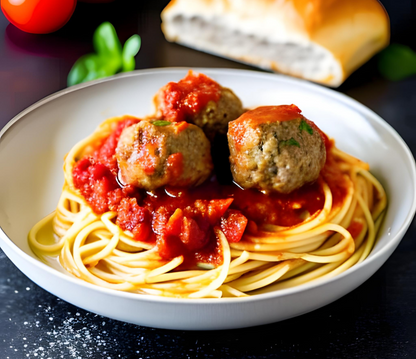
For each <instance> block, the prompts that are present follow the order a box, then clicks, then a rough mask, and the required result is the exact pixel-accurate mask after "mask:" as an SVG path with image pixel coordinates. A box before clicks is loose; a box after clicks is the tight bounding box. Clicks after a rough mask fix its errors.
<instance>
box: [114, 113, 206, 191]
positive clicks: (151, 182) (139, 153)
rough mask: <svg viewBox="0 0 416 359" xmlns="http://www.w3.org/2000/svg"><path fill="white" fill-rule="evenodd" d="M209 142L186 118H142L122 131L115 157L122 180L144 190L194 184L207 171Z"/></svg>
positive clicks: (204, 176) (200, 181) (202, 178)
mask: <svg viewBox="0 0 416 359" xmlns="http://www.w3.org/2000/svg"><path fill="white" fill-rule="evenodd" d="M210 150H211V146H210V142H209V141H208V139H207V138H206V136H205V135H204V132H203V131H202V130H201V129H200V128H199V127H198V126H195V125H192V124H189V123H187V122H175V123H170V122H166V121H141V122H139V123H137V124H135V125H133V126H130V127H127V128H125V129H124V130H123V132H122V133H121V136H120V139H119V142H118V145H117V148H116V158H117V163H118V167H119V179H120V181H121V182H122V183H123V184H129V185H133V186H136V187H139V188H144V189H146V190H154V189H156V188H158V187H162V186H165V185H170V186H181V187H182V186H196V185H199V184H201V183H202V182H204V181H205V180H206V179H207V178H208V176H209V175H210V173H211V171H212V168H213V165H212V159H211V153H210Z"/></svg>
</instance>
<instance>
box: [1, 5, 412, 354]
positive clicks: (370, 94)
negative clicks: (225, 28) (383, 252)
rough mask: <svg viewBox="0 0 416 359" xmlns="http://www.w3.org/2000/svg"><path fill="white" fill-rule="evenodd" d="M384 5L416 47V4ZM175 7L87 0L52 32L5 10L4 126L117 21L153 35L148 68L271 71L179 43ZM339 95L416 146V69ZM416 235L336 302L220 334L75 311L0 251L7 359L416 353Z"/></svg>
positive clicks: (144, 59) (125, 30)
mask: <svg viewBox="0 0 416 359" xmlns="http://www.w3.org/2000/svg"><path fill="white" fill-rule="evenodd" d="M382 2H383V4H384V5H385V7H386V9H387V11H388V13H389V15H390V19H391V31H392V42H396V43H402V44H406V45H409V46H411V47H412V48H413V49H416V40H415V34H416V25H415V24H416V6H415V3H414V2H413V3H412V1H411V0H408V1H403V0H400V1H398V0H384V1H382ZM166 3H167V1H147V2H146V1H140V0H135V1H127V0H124V1H121V0H116V1H114V2H112V3H108V4H87V3H78V5H77V8H76V10H75V13H74V15H73V17H72V18H71V20H70V21H69V22H68V24H67V25H66V26H65V27H64V28H62V29H61V30H59V31H57V32H56V33H53V34H49V35H30V34H27V33H23V32H21V31H20V30H17V29H16V28H15V27H13V26H12V25H10V24H9V23H8V21H7V20H6V18H5V17H4V16H3V14H0V94H1V96H0V128H1V127H3V126H4V125H5V124H6V123H7V122H8V121H9V120H10V119H11V118H12V117H13V116H15V115H16V114H18V113H19V112H20V111H22V110H23V109H25V108H26V107H27V106H29V105H31V104H32V103H34V102H36V101H38V100H40V99H41V98H43V97H45V96H47V95H49V94H51V93H53V92H55V91H58V90H61V89H63V88H65V87H66V77H67V74H68V72H69V70H70V68H71V66H72V64H73V63H74V62H75V60H76V59H77V58H78V57H80V56H81V55H83V54H85V53H88V52H91V51H92V41H91V37H92V34H93V31H94V29H95V28H96V27H97V26H98V25H99V24H100V23H101V22H103V21H110V22H111V23H113V25H114V26H115V28H116V30H117V32H118V34H119V37H120V39H121V41H122V42H124V41H125V40H126V39H127V38H128V37H129V36H131V35H132V34H134V33H138V34H139V35H140V36H141V37H142V48H141V50H140V53H139V55H138V56H137V57H136V68H137V69H144V68H155V67H171V66H184V67H221V68H222V67H224V68H242V69H251V70H257V71H261V70H258V69H255V68H252V67H249V66H246V65H243V64H239V63H236V62H233V61H229V60H226V59H222V58H219V57H215V56H212V55H208V54H204V53H201V52H197V51H194V50H191V49H188V48H185V47H182V46H180V45H177V44H171V43H168V42H167V41H166V40H165V39H164V37H163V34H162V32H161V30H160V11H161V9H163V7H164V5H166ZM337 91H340V92H343V93H345V94H347V95H349V96H351V97H352V98H354V99H356V100H358V101H360V102H361V103H363V104H364V105H366V106H368V107H369V108H370V109H372V110H373V111H375V112H376V113H377V114H379V115H380V116H381V117H383V118H384V119H385V120H386V121H387V122H388V123H389V124H390V125H392V126H393V127H394V128H395V129H396V130H397V132H398V133H399V134H400V135H401V136H402V137H403V139H404V140H405V141H406V143H407V144H408V146H409V147H410V149H411V151H412V153H413V154H415V153H416V130H415V126H416V115H415V113H416V76H413V77H411V78H408V79H406V80H402V81H399V82H390V81H388V80H385V79H383V77H382V76H381V75H380V74H379V72H378V70H377V58H373V59H372V60H370V61H369V62H368V63H367V64H365V65H364V66H362V67H361V68H360V69H359V70H358V71H356V72H355V73H354V74H353V75H352V76H351V77H350V78H349V79H348V80H347V81H346V82H345V83H344V84H343V85H342V86H341V87H340V88H338V89H337ZM393 175H394V174H393ZM415 239H416V226H415V222H413V223H412V225H411V226H410V228H409V231H408V232H407V234H406V235H405V237H404V238H403V240H402V242H401V244H400V245H399V247H398V248H397V250H396V251H395V252H394V253H393V255H392V256H391V257H390V258H389V259H388V261H387V262H386V263H385V264H384V265H383V266H382V268H381V269H380V270H379V271H378V272H377V273H376V274H374V275H373V276H372V277H371V278H370V279H369V280H368V281H366V282H365V283H364V284H363V285H361V286H360V287H359V288H357V289H356V290H354V291H353V292H351V293H349V294H348V295H346V296H344V297H343V298H341V299H339V300H337V301H336V302H334V303H332V304H330V305H327V306H325V307H323V308H321V309H318V310H316V311H314V312H311V313H308V314H304V315H302V316H299V317H296V318H293V319H289V320H286V321H283V322H279V323H275V324H269V325H264V326H260V327H254V328H245V329H238V330H227V331H210V332H187V331H171V330H161V329H154V328H147V327H141V326H136V325H132V324H127V323H123V322H119V321H116V320H112V319H109V318H105V317H102V316H99V315H96V314H93V313H90V312H87V311H85V310H82V309H80V308H77V307H74V306H73V305H71V304H68V303H66V302H65V301H63V300H61V299H59V298H56V297H55V296H53V295H51V294H49V293H48V292H46V291H45V290H43V289H42V288H40V287H39V286H37V285H36V284H34V283H33V282H31V281H30V280H29V279H28V278H26V277H25V276H24V275H23V274H22V273H21V272H20V271H19V270H18V269H17V268H16V267H15V266H14V265H13V263H12V262H11V261H10V260H9V259H8V258H7V257H6V256H5V255H4V253H3V252H2V251H1V250H0V358H202V357H204V358H416V242H415Z"/></svg>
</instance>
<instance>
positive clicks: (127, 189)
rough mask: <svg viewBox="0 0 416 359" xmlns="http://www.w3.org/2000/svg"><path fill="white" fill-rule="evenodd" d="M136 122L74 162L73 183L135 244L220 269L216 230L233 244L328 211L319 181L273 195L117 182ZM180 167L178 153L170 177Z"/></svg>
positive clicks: (334, 177)
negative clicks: (251, 228) (124, 134)
mask: <svg viewBox="0 0 416 359" xmlns="http://www.w3.org/2000/svg"><path fill="white" fill-rule="evenodd" d="M138 121H140V120H139V119H136V118H131V117H125V118H124V119H123V120H121V121H120V122H118V123H117V124H116V126H115V129H114V131H113V132H112V134H111V135H110V136H109V137H107V138H106V139H104V140H102V141H101V142H100V143H98V144H97V147H96V148H95V150H94V151H93V153H92V154H91V155H88V156H85V157H84V158H82V159H81V160H79V161H78V162H77V163H76V165H75V167H74V169H73V181H74V185H75V187H76V188H77V189H78V190H79V191H80V192H81V194H82V195H83V196H84V198H85V199H86V201H87V202H88V203H89V205H90V206H91V208H92V209H93V210H94V212H95V213H97V214H102V213H104V212H106V211H115V212H117V217H116V218H117V219H116V224H117V225H119V226H120V227H121V228H122V229H123V230H129V231H131V232H132V233H133V235H134V238H135V239H136V240H138V241H144V242H150V243H153V244H155V245H156V246H157V247H158V251H159V253H160V255H161V257H162V258H165V259H171V258H173V257H175V256H178V255H183V256H184V259H185V260H184V264H183V265H182V267H187V268H192V267H193V266H195V265H196V264H197V263H208V264H213V265H219V264H221V260H222V255H221V250H220V248H219V246H218V241H217V239H216V238H215V232H214V228H215V227H219V228H221V230H222V231H223V233H224V234H225V236H226V237H227V240H228V241H229V242H238V241H240V240H241V238H242V236H243V233H244V231H245V230H246V228H247V225H248V222H249V221H252V222H251V223H255V224H256V225H257V226H261V225H262V224H274V225H279V226H293V225H296V224H299V223H301V222H302V221H303V220H304V219H306V218H307V217H308V216H310V215H313V214H314V213H316V212H317V211H319V210H320V209H322V208H323V205H324V201H325V198H324V194H323V192H322V190H321V188H320V186H319V185H318V183H314V184H310V185H305V186H303V187H302V188H300V189H298V190H296V191H294V192H292V193H290V194H279V193H277V194H273V195H265V194H262V193H260V192H258V191H256V190H251V189H250V190H242V189H240V188H239V187H237V186H236V185H232V184H229V185H221V184H219V183H218V181H217V180H216V178H215V176H214V177H212V178H210V179H209V180H207V181H206V182H205V183H204V184H202V185H201V186H198V187H194V188H169V187H167V188H160V189H158V190H156V191H153V192H145V191H143V190H140V189H138V188H136V187H133V186H122V185H121V184H120V183H119V182H118V180H117V174H118V166H117V161H116V159H115V149H116V147H117V142H118V139H119V137H120V134H121V131H122V130H123V129H124V128H125V127H126V126H130V125H132V124H134V123H137V122H138ZM181 161H182V157H181V154H178V155H177V156H173V157H172V159H170V161H169V163H168V166H172V169H171V173H172V175H175V171H180V167H181ZM332 163H333V162H332V160H331V159H330V160H329V161H327V165H326V166H325V168H324V170H323V171H322V174H323V176H324V177H325V180H326V181H327V182H328V183H329V186H330V187H331V190H332V192H333V196H334V198H333V203H334V205H338V204H340V203H342V200H343V198H344V197H345V195H346V182H345V181H346V179H345V178H344V176H343V175H342V173H341V172H340V171H339V170H337V169H336V168H337V166H332V165H331V164H332ZM257 226H255V227H257Z"/></svg>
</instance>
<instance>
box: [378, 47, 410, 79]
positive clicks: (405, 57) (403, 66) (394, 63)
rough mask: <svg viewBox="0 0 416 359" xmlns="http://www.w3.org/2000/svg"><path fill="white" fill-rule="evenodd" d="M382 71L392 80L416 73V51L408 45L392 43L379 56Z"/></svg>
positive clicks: (379, 67)
mask: <svg viewBox="0 0 416 359" xmlns="http://www.w3.org/2000/svg"><path fill="white" fill-rule="evenodd" d="M378 69H379V71H380V73H381V74H382V75H383V76H384V77H385V78H387V79H388V80H391V81H399V80H403V79H405V78H406V77H409V76H411V75H414V74H416V53H415V52H414V51H413V50H412V49H411V48H410V47H408V46H405V45H400V44H391V45H390V46H389V47H387V48H386V49H384V50H383V51H382V52H381V53H380V54H379V56H378Z"/></svg>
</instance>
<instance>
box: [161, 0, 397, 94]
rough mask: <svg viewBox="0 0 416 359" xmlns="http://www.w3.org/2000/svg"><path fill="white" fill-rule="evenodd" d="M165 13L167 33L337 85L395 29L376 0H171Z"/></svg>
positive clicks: (170, 37) (236, 57)
mask: <svg viewBox="0 0 416 359" xmlns="http://www.w3.org/2000/svg"><path fill="white" fill-rule="evenodd" d="M161 17H162V30H163V32H164V34H165V37H166V39H167V40H169V41H172V42H178V43H180V44H183V45H186V46H189V47H192V48H195V49H198V50H201V51H205V52H209V53H212V54H217V55H220V56H224V57H227V58H231V59H234V60H237V61H241V62H245V63H248V64H251V65H255V66H258V67H261V68H264V69H268V70H272V71H277V72H282V73H285V74H289V75H292V76H296V77H301V78H304V79H307V80H310V81H315V82H318V83H322V84H325V85H327V86H332V87H337V86H339V85H340V84H341V83H342V82H343V81H344V80H345V79H346V78H347V77H348V76H349V75H350V74H351V73H352V72H353V71H355V70H356V69H357V68H358V67H359V66H361V65H362V64H363V63H364V62H366V61H367V60H369V59H370V58H371V57H372V56H373V55H374V54H375V53H377V52H378V51H380V50H381V49H383V48H384V47H385V46H387V45H388V42H389V37H390V24H389V18H388V15H387V13H386V11H385V9H384V8H383V6H382V5H381V4H380V3H379V2H378V1H377V0H172V1H171V2H170V3H169V4H168V5H167V6H166V8H165V9H164V10H163V11H162V14H161Z"/></svg>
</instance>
